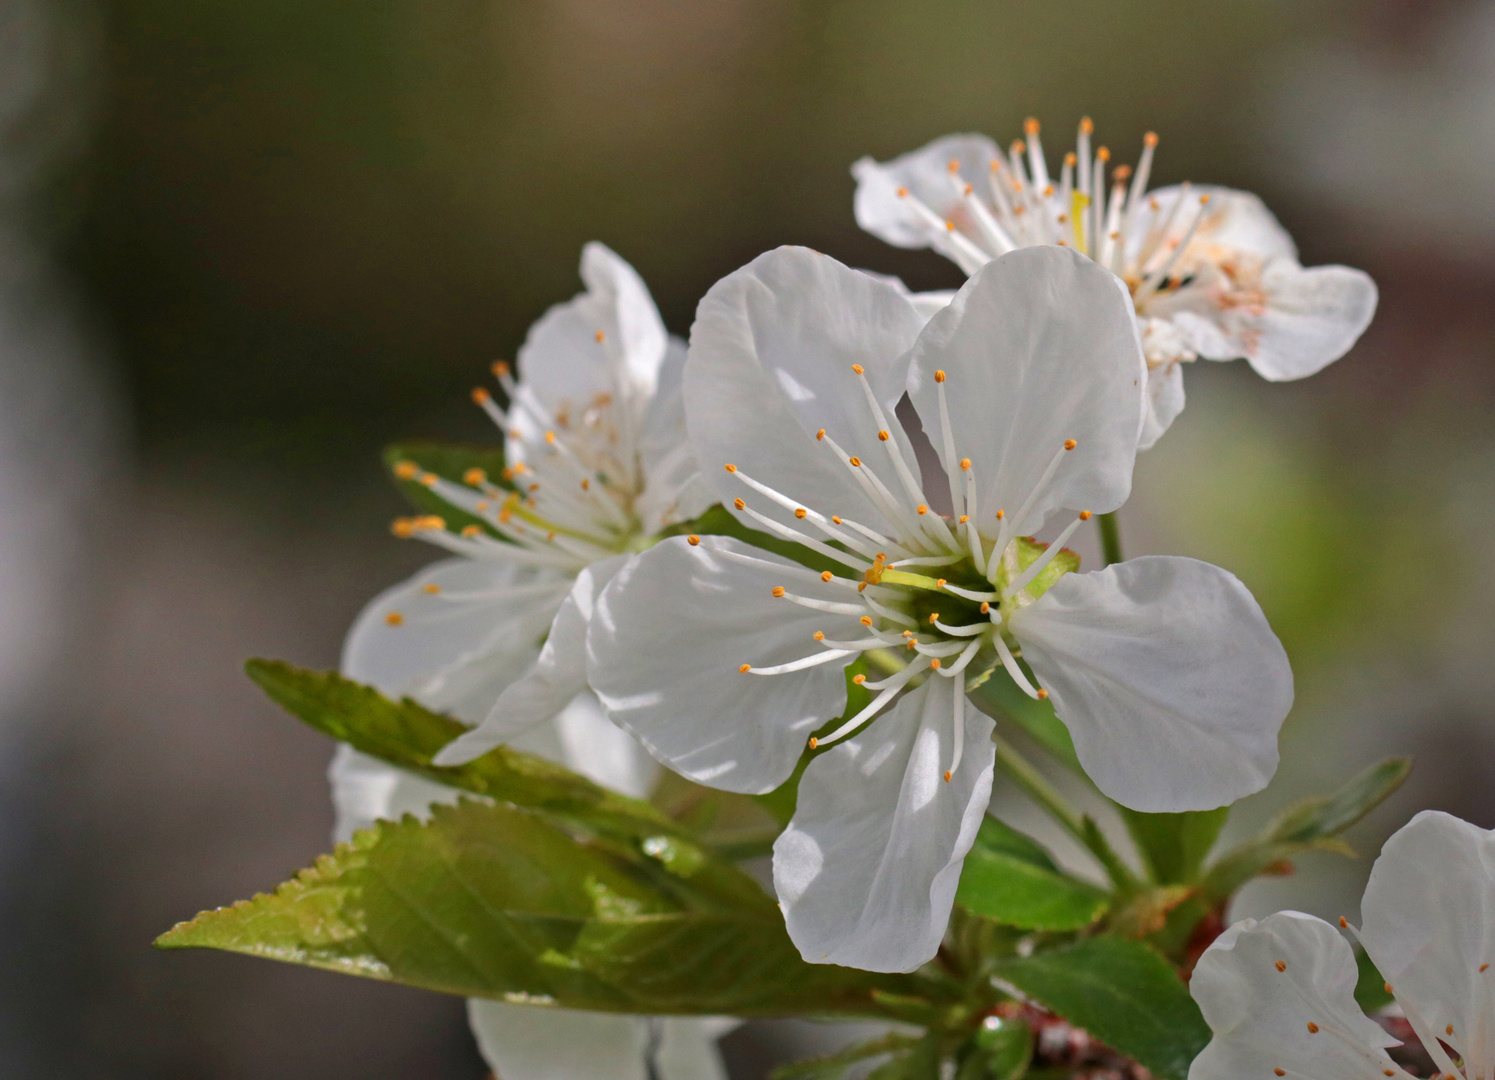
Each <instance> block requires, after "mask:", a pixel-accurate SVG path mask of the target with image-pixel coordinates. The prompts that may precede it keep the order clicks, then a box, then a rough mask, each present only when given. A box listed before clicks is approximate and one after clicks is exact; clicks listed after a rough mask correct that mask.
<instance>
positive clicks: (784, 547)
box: [661, 503, 847, 577]
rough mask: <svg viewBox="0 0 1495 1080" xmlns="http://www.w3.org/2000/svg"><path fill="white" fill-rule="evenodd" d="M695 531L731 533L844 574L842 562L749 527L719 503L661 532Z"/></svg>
mask: <svg viewBox="0 0 1495 1080" xmlns="http://www.w3.org/2000/svg"><path fill="white" fill-rule="evenodd" d="M690 533H697V534H699V535H701V536H730V537H732V538H734V539H736V540H741V541H742V542H743V543H745V544H751V545H753V547H756V548H761V549H762V550H764V551H768V552H772V553H773V554H775V555H782V556H783V557H784V558H786V559H789V560H790V561H792V562H797V563H799V564H800V565H801V566H807V567H809V568H810V569H811V570H816V571H825V570H829V571H830V572H831V573H833V574H838V575H840V576H841V577H845V576H846V575H847V569H846V567H845V566H843V565H842V564H841V563H838V562H836V561H835V560H833V559H827V558H826V557H825V556H824V555H821V554H820V553H819V552H816V551H811V550H810V549H809V548H807V547H805V546H804V545H803V544H796V543H795V542H794V541H792V540H785V539H783V538H782V537H778V536H774V535H773V534H772V533H765V532H759V531H758V530H757V529H749V528H748V527H747V526H746V525H744V524H743V523H742V522H740V521H738V520H737V519H736V518H735V517H733V516H732V512H731V511H730V510H728V509H727V508H726V507H725V506H723V505H722V504H721V503H716V504H714V505H712V506H711V507H709V508H708V509H707V510H706V512H705V513H704V514H702V515H701V516H700V517H698V518H696V519H695V520H694V521H687V522H685V523H684V524H681V525H674V526H671V527H670V528H668V529H665V530H664V532H663V533H662V534H661V535H662V536H685V535H688V534H690Z"/></svg>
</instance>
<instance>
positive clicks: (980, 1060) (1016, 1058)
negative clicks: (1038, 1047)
mask: <svg viewBox="0 0 1495 1080" xmlns="http://www.w3.org/2000/svg"><path fill="white" fill-rule="evenodd" d="M1032 1057H1033V1029H1032V1028H1030V1027H1029V1026H1028V1022H1027V1021H1026V1020H1022V1019H1016V1018H1013V1019H1008V1018H1006V1017H1002V1016H988V1017H987V1018H986V1019H984V1020H982V1021H981V1026H980V1027H979V1028H977V1029H976V1034H975V1035H973V1036H971V1039H970V1045H969V1047H968V1048H967V1051H966V1057H965V1059H964V1060H963V1061H962V1062H961V1063H960V1068H959V1069H958V1070H957V1071H956V1073H955V1080H1018V1078H1019V1077H1021V1076H1022V1075H1023V1074H1024V1073H1025V1072H1027V1071H1028V1063H1029V1062H1030V1061H1031V1060H1032Z"/></svg>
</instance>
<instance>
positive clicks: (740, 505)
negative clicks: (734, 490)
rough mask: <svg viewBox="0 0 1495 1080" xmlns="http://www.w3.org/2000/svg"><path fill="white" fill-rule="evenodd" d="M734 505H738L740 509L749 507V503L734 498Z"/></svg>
mask: <svg viewBox="0 0 1495 1080" xmlns="http://www.w3.org/2000/svg"><path fill="white" fill-rule="evenodd" d="M732 505H733V506H735V507H737V509H739V510H745V509H747V503H745V502H743V501H742V500H741V499H733V500H732Z"/></svg>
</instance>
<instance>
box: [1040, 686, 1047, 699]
mask: <svg viewBox="0 0 1495 1080" xmlns="http://www.w3.org/2000/svg"><path fill="white" fill-rule="evenodd" d="M1048 699H1049V692H1048V691H1047V690H1044V689H1042V688H1041V687H1040V688H1039V691H1038V700H1039V701H1047V700H1048Z"/></svg>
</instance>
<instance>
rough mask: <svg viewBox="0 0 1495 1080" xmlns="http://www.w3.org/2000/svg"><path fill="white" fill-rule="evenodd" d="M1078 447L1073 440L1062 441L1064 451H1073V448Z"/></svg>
mask: <svg viewBox="0 0 1495 1080" xmlns="http://www.w3.org/2000/svg"><path fill="white" fill-rule="evenodd" d="M1079 445H1080V444H1079V443H1077V442H1075V440H1073V439H1065V440H1064V449H1066V450H1073V449H1074V448H1075V447H1077V446H1079Z"/></svg>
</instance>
